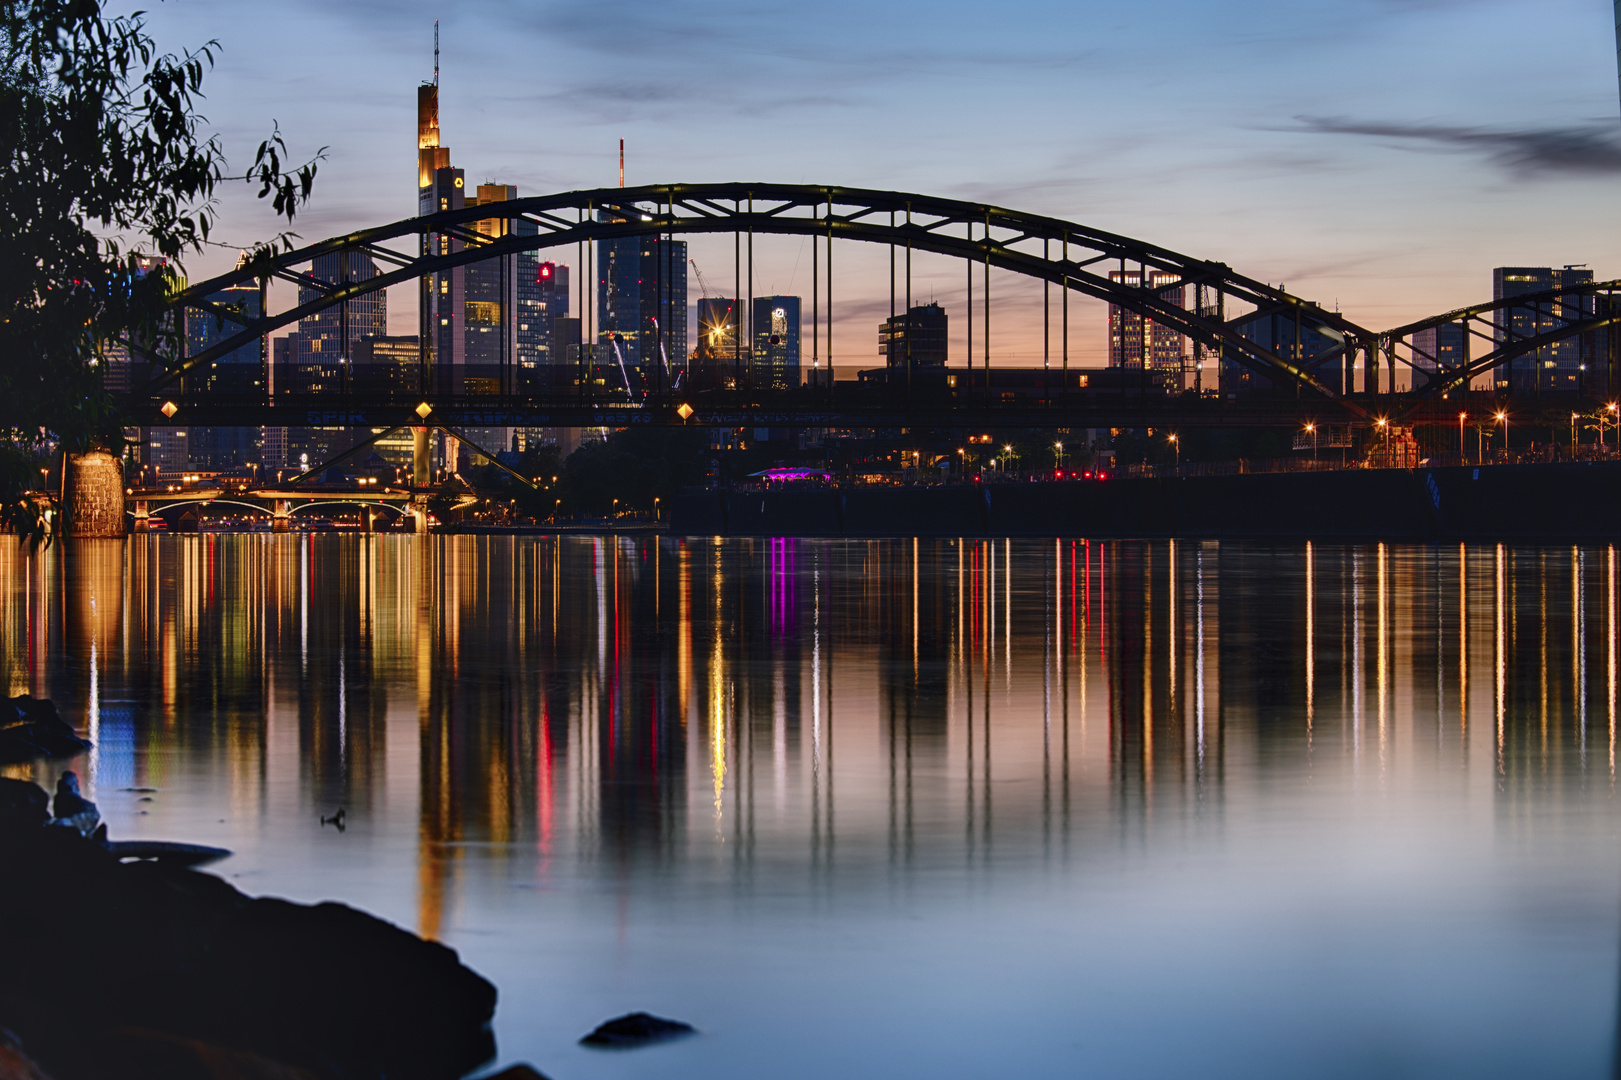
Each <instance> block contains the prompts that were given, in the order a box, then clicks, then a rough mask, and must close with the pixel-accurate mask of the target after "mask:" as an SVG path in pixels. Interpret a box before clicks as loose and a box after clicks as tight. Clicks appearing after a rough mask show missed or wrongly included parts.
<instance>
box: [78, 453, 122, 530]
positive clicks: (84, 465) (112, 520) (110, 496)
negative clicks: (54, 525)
mask: <svg viewBox="0 0 1621 1080" xmlns="http://www.w3.org/2000/svg"><path fill="white" fill-rule="evenodd" d="M66 465H67V470H68V478H67V491H66V496H67V498H66V500H65V501H66V503H67V505H66V506H64V507H63V510H64V511H66V517H67V522H66V526H67V527H66V529H65V530H64V531H63V535H64V536H79V537H102V538H105V537H122V536H123V535H124V463H123V461H121V460H120V459H118V458H116V457H114V456H113V455H111V454H109V453H107V452H106V451H103V450H92V451H90V452H89V453H87V454H68V455H67V461H66Z"/></svg>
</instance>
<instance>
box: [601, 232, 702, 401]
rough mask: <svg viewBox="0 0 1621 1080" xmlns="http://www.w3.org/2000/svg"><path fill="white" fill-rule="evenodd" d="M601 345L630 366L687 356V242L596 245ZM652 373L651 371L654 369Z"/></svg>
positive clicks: (644, 239) (624, 240) (654, 239)
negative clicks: (617, 352)
mask: <svg viewBox="0 0 1621 1080" xmlns="http://www.w3.org/2000/svg"><path fill="white" fill-rule="evenodd" d="M597 267H598V282H597V341H598V345H599V346H600V349H601V354H602V356H603V358H604V360H605V361H609V362H611V361H612V360H613V358H614V346H615V345H616V344H617V346H618V350H619V354H620V357H621V358H622V359H623V360H624V362H625V363H626V364H627V365H633V366H634V365H636V364H639V363H641V362H642V361H643V360H644V359H645V360H646V361H648V362H649V363H650V364H660V363H662V362H668V363H670V364H672V365H675V364H679V363H680V361H681V360H682V359H684V358H685V357H686V355H687V242H686V241H685V240H669V239H666V238H665V237H662V236H624V237H619V238H616V239H613V240H602V241H599V242H598V243H597ZM649 370H652V369H651V368H650V369H649Z"/></svg>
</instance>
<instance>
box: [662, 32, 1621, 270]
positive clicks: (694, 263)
mask: <svg viewBox="0 0 1621 1080" xmlns="http://www.w3.org/2000/svg"><path fill="white" fill-rule="evenodd" d="M1615 2H1616V3H1618V4H1621V0H1615ZM687 262H689V263H691V264H692V272H693V273H694V274H697V275H698V288H700V289H702V290H703V291H704V299H705V300H712V299H713V300H724V299H726V298H725V297H723V296H721V295H720V294H718V293H714V292H711V291H710V289H709V282H707V281H705V280H704V272H703V271H702V270H700V269H698V260H697V259H688V260H687Z"/></svg>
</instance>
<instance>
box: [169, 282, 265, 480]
mask: <svg viewBox="0 0 1621 1080" xmlns="http://www.w3.org/2000/svg"><path fill="white" fill-rule="evenodd" d="M245 259H246V255H244V256H242V257H241V258H239V259H238V261H237V266H238V268H239V269H240V268H241V266H242V265H243V261H244V260H245ZM204 299H205V301H206V302H207V303H209V304H212V305H213V306H214V307H215V308H217V309H219V312H218V313H215V312H209V311H202V310H192V311H188V312H187V313H186V355H188V356H196V355H197V354H199V353H201V352H203V351H204V350H206V349H211V348H213V347H214V346H216V345H218V344H220V343H221V342H223V341H225V340H227V339H228V338H231V337H233V336H235V335H236V334H237V333H238V332H239V331H241V329H242V326H243V323H244V322H246V321H249V320H253V319H257V318H259V317H260V316H261V315H263V313H264V300H265V297H264V291H263V289H261V287H260V286H259V285H257V284H243V285H231V286H228V287H226V288H224V289H220V290H218V291H217V292H212V293H209V294H208V296H206V297H205V298H204ZM237 320H242V321H241V322H239V321H237ZM267 348H268V344H267V342H266V341H265V339H263V338H259V339H257V340H254V341H251V342H249V343H248V344H246V345H243V346H241V347H239V348H236V349H232V350H231V351H230V352H228V353H226V354H225V355H224V356H221V357H219V358H218V359H217V360H215V361H214V362H213V363H211V364H210V365H209V367H208V371H207V372H206V373H205V374H204V375H203V376H202V380H203V382H204V383H205V385H206V388H207V392H208V393H210V394H219V395H222V396H227V397H234V398H247V399H257V398H259V397H262V395H263V394H264V392H265V377H266V373H267V371H268V365H267V364H266V362H265V361H266V356H265V350H266V349H267ZM189 378H190V377H188V381H189ZM182 445H183V446H184V453H185V458H186V460H185V464H187V465H190V466H193V467H195V468H199V469H208V470H218V469H230V468H235V467H237V466H241V465H248V464H256V463H258V461H259V429H257V428H247V427H191V428H188V429H186V432H185V434H184V436H183V441H176V442H174V443H171V446H170V449H169V452H168V453H167V454H166V455H165V457H166V458H168V459H169V460H170V461H171V462H172V461H173V459H174V458H175V457H176V456H177V455H178V453H179V451H180V447H181V446H182Z"/></svg>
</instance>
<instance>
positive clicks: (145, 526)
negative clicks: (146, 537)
mask: <svg viewBox="0 0 1621 1080" xmlns="http://www.w3.org/2000/svg"><path fill="white" fill-rule="evenodd" d="M151 507H152V504H151V503H149V502H147V501H146V500H145V499H137V500H136V502H135V522H134V524H133V525H131V526H130V528H131V530H132V531H134V532H138V533H144V532H149V531H151V528H152V509H151Z"/></svg>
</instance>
